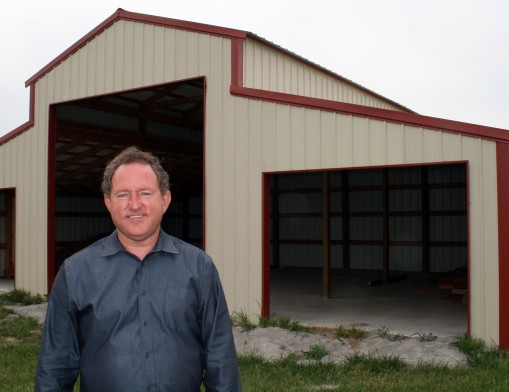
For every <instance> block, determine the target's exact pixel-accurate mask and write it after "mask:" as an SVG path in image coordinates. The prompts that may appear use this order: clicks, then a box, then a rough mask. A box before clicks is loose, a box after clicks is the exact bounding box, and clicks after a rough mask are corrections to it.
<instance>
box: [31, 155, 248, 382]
mask: <svg viewBox="0 0 509 392" xmlns="http://www.w3.org/2000/svg"><path fill="white" fill-rule="evenodd" d="M102 191H103V193H104V202H105V204H106V207H107V209H108V211H109V212H110V214H111V218H112V220H113V223H114V224H115V227H116V231H115V232H114V233H113V234H111V235H110V236H109V237H106V238H104V239H102V240H99V241H98V242H96V243H95V244H93V245H91V246H89V247H88V248H86V249H84V250H82V251H80V252H78V253H76V254H75V255H73V256H71V257H70V258H69V259H67V260H66V261H65V263H64V264H63V265H62V267H61V268H60V270H59V272H58V274H57V277H56V279H55V282H54V285H53V289H52V292H51V295H50V299H49V303H48V313H47V316H46V323H45V329H44V335H43V339H42V342H41V349H40V353H39V361H38V365H37V374H36V383H35V390H36V391H37V392H42V391H52V392H56V391H72V390H73V387H74V383H75V382H76V379H77V377H78V375H79V376H80V387H81V391H82V392H101V391H104V392H116V391H118V392H129V391H177V392H183V391H199V390H200V385H201V384H202V382H203V384H204V385H205V388H206V390H207V391H228V392H230V391H238V390H240V381H239V370H238V364H237V357H236V350H235V346H234V342H233V336H232V328H231V322H230V317H229V313H228V308H227V305H226V301H225V298H224V294H223V291H222V287H221V283H220V280H219V277H218V274H217V270H216V268H215V267H214V264H213V263H212V260H211V259H210V257H209V256H208V255H207V254H205V253H204V252H203V251H201V250H199V249H198V248H196V247H193V246H192V245H189V244H187V243H185V242H183V241H181V240H179V239H177V238H174V237H171V236H169V235H167V234H166V233H164V231H162V230H161V228H160V224H161V220H162V217H163V214H164V213H165V211H166V210H167V208H168V206H169V204H170V201H171V195H170V191H169V179H168V174H167V173H166V172H165V171H164V169H163V168H162V167H161V164H160V163H159V160H158V159H157V158H156V157H155V156H153V155H152V154H150V153H147V152H143V151H140V150H138V149H137V148H135V147H130V148H128V149H126V150H124V151H123V152H121V153H120V154H119V155H118V156H117V157H116V158H114V159H113V160H112V161H111V162H110V163H109V165H108V166H107V167H106V169H105V171H104V177H103V183H102Z"/></svg>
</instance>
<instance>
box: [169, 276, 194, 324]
mask: <svg viewBox="0 0 509 392" xmlns="http://www.w3.org/2000/svg"><path fill="white" fill-rule="evenodd" d="M164 299H165V303H164V320H165V323H166V326H167V327H168V328H170V329H173V330H176V331H179V332H189V331H190V330H194V329H195V328H197V326H198V306H197V305H198V301H197V297H196V292H195V291H194V290H193V289H192V288H191V287H174V286H170V287H168V288H167V289H166V293H165V296H164Z"/></svg>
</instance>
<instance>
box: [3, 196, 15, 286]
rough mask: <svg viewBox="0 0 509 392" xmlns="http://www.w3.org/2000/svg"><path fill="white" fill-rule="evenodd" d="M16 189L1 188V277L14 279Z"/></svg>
mask: <svg viewBox="0 0 509 392" xmlns="http://www.w3.org/2000/svg"><path fill="white" fill-rule="evenodd" d="M14 223H15V191H14V189H0V278H3V279H9V280H13V279H14V271H15V262H14V257H15V252H14V244H15V243H16V241H15V239H14V235H15V234H14V233H15V230H14V226H15V224H14Z"/></svg>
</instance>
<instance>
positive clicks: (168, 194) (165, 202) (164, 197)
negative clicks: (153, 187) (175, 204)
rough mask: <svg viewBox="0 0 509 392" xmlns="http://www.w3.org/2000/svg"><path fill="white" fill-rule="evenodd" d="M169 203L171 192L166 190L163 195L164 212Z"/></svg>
mask: <svg viewBox="0 0 509 392" xmlns="http://www.w3.org/2000/svg"><path fill="white" fill-rule="evenodd" d="M170 203H171V193H170V191H168V192H166V193H165V194H164V195H163V210H164V212H166V210H167V209H168V207H169V206H170Z"/></svg>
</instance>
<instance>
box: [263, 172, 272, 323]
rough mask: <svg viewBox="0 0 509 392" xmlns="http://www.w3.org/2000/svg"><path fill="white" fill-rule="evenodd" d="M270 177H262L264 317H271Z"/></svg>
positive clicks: (266, 175) (267, 175)
mask: <svg viewBox="0 0 509 392" xmlns="http://www.w3.org/2000/svg"><path fill="white" fill-rule="evenodd" d="M269 180H270V175H269V174H263V175H262V200H263V202H262V309H261V315H262V317H265V318H269V317H270V182H269Z"/></svg>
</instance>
